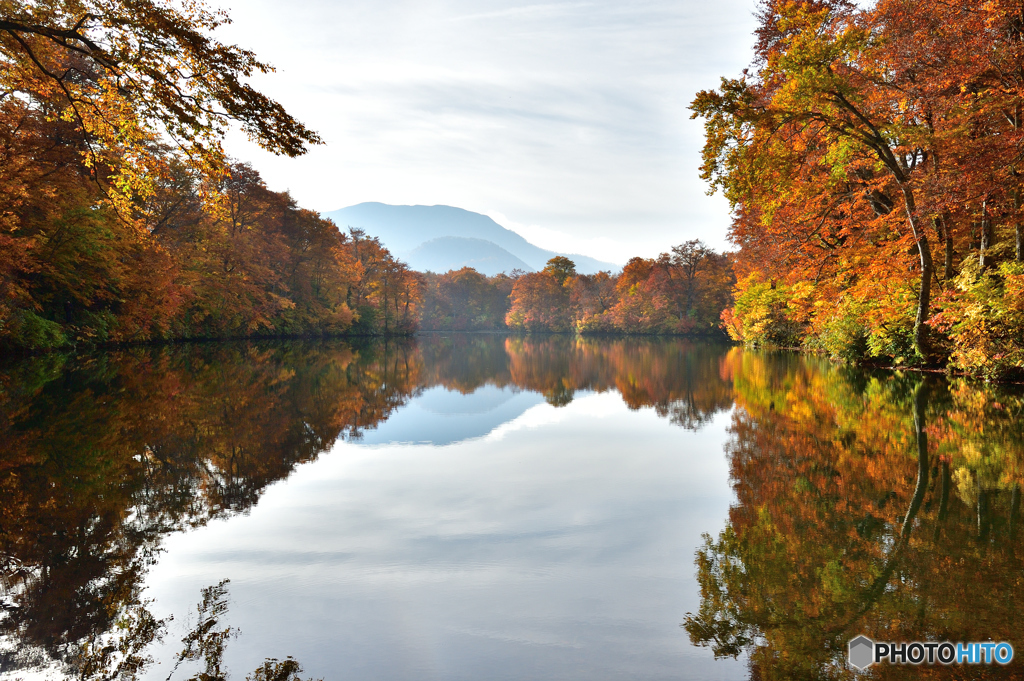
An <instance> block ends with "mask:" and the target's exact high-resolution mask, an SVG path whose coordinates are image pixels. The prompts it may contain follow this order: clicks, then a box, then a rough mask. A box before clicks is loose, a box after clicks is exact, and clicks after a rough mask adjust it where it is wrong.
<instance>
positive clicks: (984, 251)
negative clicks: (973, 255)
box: [978, 199, 992, 271]
mask: <svg viewBox="0 0 1024 681" xmlns="http://www.w3.org/2000/svg"><path fill="white" fill-rule="evenodd" d="M991 248H992V221H991V220H989V219H988V199H986V200H984V201H982V202H981V247H980V248H979V249H978V264H979V265H981V269H982V271H984V270H987V269H988V268H989V267H990V266H991V265H992V258H991V257H990V256H989V254H988V252H989V250H990V249H991Z"/></svg>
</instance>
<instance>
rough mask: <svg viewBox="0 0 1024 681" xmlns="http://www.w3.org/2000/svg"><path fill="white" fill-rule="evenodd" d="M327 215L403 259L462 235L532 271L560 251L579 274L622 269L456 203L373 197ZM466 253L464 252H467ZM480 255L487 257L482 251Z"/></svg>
mask: <svg viewBox="0 0 1024 681" xmlns="http://www.w3.org/2000/svg"><path fill="white" fill-rule="evenodd" d="M323 215H324V217H326V218H330V219H332V220H334V222H335V223H337V225H338V227H340V228H341V229H347V228H348V227H359V228H360V229H363V230H365V231H366V233H367V234H369V235H371V236H376V237H379V238H380V240H381V242H383V244H384V245H385V246H387V248H388V249H389V250H391V251H392V252H393V253H395V254H396V255H398V256H399V257H401V258H404V259H408V257H409V256H410V254H411V253H412V252H413V251H414V250H416V249H417V248H418V247H420V246H421V245H424V244H425V243H426V242H428V241H431V240H432V239H439V238H442V237H463V238H468V239H476V240H482V241H490V242H491V243H492V244H494V245H496V246H498V247H500V248H502V249H504V250H505V251H507V252H508V253H510V254H511V255H513V256H515V257H516V258H518V259H519V260H521V261H523V262H524V263H526V264H527V265H528V266H529V268H530V269H534V270H540V269H543V268H544V264H545V263H546V262H547V261H548V260H550V259H551V258H553V257H555V256H556V255H564V256H566V257H568V258H569V259H571V260H572V261H573V262H575V263H576V270H577V271H578V272H580V273H585V274H590V273H593V272H598V271H600V270H612V271H615V270H618V269H619V267H618V266H617V265H615V264H613V263H610V262H602V261H600V260H596V259H594V258H590V257H588V256H585V255H578V254H574V253H555V252H553V251H548V250H545V249H543V248H539V247H537V246H534V245H533V244H531V243H530V242H529V241H527V240H526V239H524V238H523V237H521V236H519V235H518V234H516V233H515V232H513V231H512V230H510V229H506V228H505V227H502V226H501V225H499V224H498V223H497V222H495V221H494V220H492V219H491V218H489V217H487V216H486V215H481V214H480V213H473V212H471V211H468V210H463V209H462V208H453V207H452V206H391V205H388V204H384V203H373V202H370V203H360V204H357V205H355V206H349V207H348V208H342V209H340V210H335V211H331V212H329V213H324V214H323ZM449 245H452V246H454V245H455V244H454V243H451V244H449ZM477 245H478V246H479V244H477ZM462 246H463V247H466V246H467V245H466V244H462ZM462 253H463V254H465V253H466V251H462ZM479 257H480V258H486V257H488V256H486V255H485V254H483V252H481V254H480V256H479ZM410 264H411V263H410ZM417 269H418V268H417Z"/></svg>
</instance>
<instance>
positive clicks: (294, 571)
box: [0, 334, 1024, 680]
mask: <svg viewBox="0 0 1024 681" xmlns="http://www.w3.org/2000/svg"><path fill="white" fill-rule="evenodd" d="M1022 416H1024V393H1022V392H1021V391H1020V390H1019V389H1013V388H998V387H992V386H986V385H983V384H977V383H970V382H966V381H961V380H947V379H946V378H944V377H941V376H922V375H920V374H909V373H899V372H887V371H881V370H864V369H857V368H853V367H843V366H838V365H834V364H830V363H828V362H825V361H822V360H820V359H817V358H814V357H809V356H801V355H797V354H793V353H786V352H760V351H749V350H744V349H742V348H737V347H732V346H728V345H718V344H714V343H707V342H699V341H689V340H683V339H576V338H570V337H564V336H563V337H560V336H551V337H536V338H530V337H527V338H523V337H505V336H502V335H487V334H467V335H450V336H444V335H438V336H423V337H419V338H416V339H411V340H398V341H387V342H383V341H380V342H371V341H359V342H354V343H353V342H342V341H316V342H314V341H287V342H285V341H281V342H244V343H243V342H239V343H206V344H186V345H174V346H164V347H140V348H133V349H129V350H124V351H116V352H106V353H91V354H84V355H82V356H79V357H73V358H69V357H63V356H57V355H53V356H44V357H38V358H33V359H20V360H18V361H11V362H8V363H7V364H6V365H4V366H3V367H0V438H2V448H3V449H2V458H0V579H2V582H0V589H2V596H0V605H2V608H3V609H2V611H0V613H2V614H0V676H2V678H5V679H17V678H24V679H35V678H58V679H59V678H95V679H99V678H110V677H113V676H114V675H115V674H121V678H140V679H165V678H168V675H169V674H171V675H172V678H174V679H191V678H194V677H195V675H196V674H198V673H199V672H201V671H203V670H206V671H207V672H208V673H209V674H210V675H211V677H212V678H223V677H225V676H226V674H227V672H230V674H231V677H232V678H235V679H243V678H246V675H247V674H252V673H253V670H255V669H256V668H257V667H259V666H260V665H261V664H263V661H264V660H265V658H276V660H278V662H276V663H273V664H272V665H271V667H268V668H267V669H271V668H274V665H276V669H277V670H278V671H281V670H284V669H285V667H284V666H282V663H281V661H284V660H286V658H287V657H288V656H293V657H294V658H295V659H296V660H298V661H299V662H300V663H301V665H302V667H303V669H304V671H303V672H302V674H301V677H302V678H304V679H305V678H309V677H312V678H323V679H353V680H357V679H359V680H361V679H438V680H441V679H453V680H455V679H509V680H512V679H682V680H691V679H694V680H696V679H725V680H728V679H770V678H779V679H787V678H823V679H832V678H835V679H845V678H854V673H853V670H852V669H851V668H850V667H848V665H847V663H846V646H847V642H848V641H849V640H850V639H852V638H854V637H855V636H857V635H859V634H864V635H866V636H868V637H870V638H872V639H873V640H876V641H919V640H933V641H946V640H949V641H1007V642H1010V643H1011V644H1012V645H1014V647H1016V648H1018V649H1021V648H1020V644H1021V643H1024V642H1022V641H1021V636H1020V634H1019V632H1020V626H1019V624H1020V619H1021V618H1020V616H1019V614H1018V612H1019V610H1020V609H1019V607H1018V606H1017V605H1016V601H1017V596H1018V594H1020V593H1021V591H1022V587H1024V569H1022V568H1024V563H1022V555H1024V551H1022V548H1024V547H1021V538H1020V532H1019V525H1020V519H1021V517H1020V516H1021V509H1020V484H1021V482H1022V480H1024V419H1022ZM1022 650H1024V649H1022ZM176 664H177V665H178V666H177V667H175V665H176ZM1018 667H1019V663H1018V662H1016V661H1015V662H1013V663H1012V664H1010V665H1009V666H1008V667H1001V666H998V665H977V666H971V665H952V666H949V667H944V666H941V665H937V666H925V667H921V668H918V667H914V666H874V667H872V668H870V669H869V670H868V673H867V677H869V678H912V677H913V678H918V677H920V676H921V674H922V673H925V674H930V675H931V676H934V677H936V678H1015V677H1016V676H1017V675H1018V674H1019V673H1020V672H1019V671H1018ZM253 678H254V679H257V678H258V679H261V680H262V679H269V678H275V677H273V676H272V675H271V674H270V673H269V672H268V671H266V670H265V671H264V673H263V676H259V675H256V676H253ZM280 678H284V677H280Z"/></svg>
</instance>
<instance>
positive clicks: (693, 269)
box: [421, 240, 736, 335]
mask: <svg viewBox="0 0 1024 681" xmlns="http://www.w3.org/2000/svg"><path fill="white" fill-rule="evenodd" d="M422 281H423V305H422V318H421V328H422V329H424V330H432V331H440V330H457V331H480V330H504V329H509V330H513V331H527V332H555V333H581V334H594V333H628V334H683V335H715V334H720V333H722V332H721V330H720V327H721V322H720V319H719V318H720V315H721V312H722V310H723V309H724V308H725V307H727V306H728V305H729V304H730V303H731V301H732V287H733V285H734V284H735V281H736V280H735V277H734V276H733V272H732V263H731V261H730V258H729V256H728V255H726V254H722V253H716V252H715V251H713V250H712V249H710V248H708V247H707V246H706V245H705V244H703V243H702V242H701V241H699V240H693V241H687V242H686V243H684V244H681V245H679V246H676V247H674V248H673V249H672V252H671V253H663V254H661V255H660V256H659V257H657V258H632V259H631V260H630V261H629V262H628V263H627V264H626V266H625V268H623V270H622V272H621V273H619V274H612V273H610V272H598V273H597V274H577V272H576V266H575V263H573V262H572V261H571V260H569V259H568V258H565V257H562V256H558V257H555V258H552V259H551V260H549V261H548V263H547V266H546V267H545V268H544V269H543V270H541V271H540V272H530V273H522V272H518V271H515V272H513V273H512V274H511V275H506V274H499V275H496V276H493V277H485V276H484V275H482V274H480V273H479V272H477V271H476V270H474V269H472V268H468V267H466V268H463V269H461V270H458V271H451V272H448V273H447V274H440V275H438V274H431V273H428V274H426V275H424V276H423V279H422Z"/></svg>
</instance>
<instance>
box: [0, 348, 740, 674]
mask: <svg viewBox="0 0 1024 681" xmlns="http://www.w3.org/2000/svg"><path fill="white" fill-rule="evenodd" d="M726 353H727V348H725V347H716V346H707V345H696V344H691V343H688V342H686V341H683V340H681V339H661V340H653V339H645V340H641V339H618V340H615V341H609V342H597V341H592V340H577V339H571V338H569V337H547V338H540V339H521V338H520V339H508V338H506V337H504V336H499V335H487V334H481V335H472V336H456V337H447V338H446V337H441V336H436V337H428V338H424V339H421V341H420V342H419V343H415V342H412V341H408V340H402V341H400V342H394V341H390V342H375V343H367V344H366V345H364V346H349V345H341V344H331V343H318V344H313V343H284V344H279V343H265V344H264V343H256V344H253V343H245V344H217V345H192V346H184V347H164V348H136V349H134V350H130V351H124V352H118V353H111V354H105V355H96V356H84V357H81V358H77V359H76V360H75V362H74V364H72V363H71V362H68V361H67V360H66V359H65V358H63V357H61V356H58V355H53V356H48V357H41V358H38V359H33V360H31V361H24V362H21V363H19V364H17V365H14V366H11V367H9V368H8V369H6V370H0V441H2V442H3V443H4V448H3V450H2V452H0V498H2V499H3V503H0V580H2V581H0V584H2V589H3V590H2V592H0V599H2V604H3V607H4V610H3V611H2V612H0V656H3V655H8V654H12V653H11V651H10V650H7V652H5V647H6V646H7V644H8V643H9V642H12V641H13V642H15V645H16V646H17V650H18V653H17V655H15V658H16V659H14V658H10V659H8V658H0V659H7V662H4V664H12V665H13V664H23V663H24V662H25V656H30V655H31V654H33V653H35V654H42V655H45V656H49V657H50V658H55V659H58V660H61V661H63V662H64V663H67V664H72V663H74V660H75V659H77V658H76V656H77V655H79V654H80V653H81V652H82V650H83V648H82V645H84V644H83V641H85V642H88V641H91V640H96V637H97V636H102V635H104V634H105V633H106V632H108V631H110V630H111V628H112V627H114V626H115V624H116V623H117V622H119V621H121V622H134V624H133V625H132V626H135V627H136V628H140V630H141V629H145V627H147V626H150V625H151V624H152V622H149V620H147V619H146V617H145V607H144V604H143V603H142V601H141V598H142V594H141V593H140V584H141V583H142V580H143V577H144V574H145V571H146V569H147V566H148V565H149V564H150V563H151V561H152V560H154V559H155V555H156V554H157V553H158V552H159V548H160V544H161V542H162V538H163V537H164V536H166V535H167V534H168V533H171V532H175V531H180V530H183V529H186V528H188V527H195V526H200V525H202V524H204V523H206V522H207V521H209V520H210V519H211V518H213V517H217V516H221V515H224V514H230V513H238V512H244V511H246V510H247V509H249V508H250V507H251V506H252V505H253V504H255V503H256V502H257V501H258V500H259V498H260V496H261V495H262V493H263V491H264V490H265V489H266V487H267V486H268V485H270V484H272V483H274V482H275V481H278V480H281V479H283V478H286V477H287V476H288V475H289V474H290V472H291V470H292V469H293V468H294V467H295V466H297V465H299V464H301V463H304V462H308V461H312V460H314V459H316V458H317V456H319V454H320V453H321V452H323V451H325V450H327V449H329V448H330V447H331V446H332V444H333V443H334V442H336V441H337V440H338V439H340V438H351V439H358V437H359V436H360V434H361V433H362V432H363V430H364V429H366V428H373V427H375V426H376V425H378V424H380V423H381V422H383V421H384V420H386V419H387V418H388V417H389V415H390V414H391V413H392V412H393V411H394V410H395V409H397V408H398V407H400V406H401V405H402V404H404V403H405V402H406V401H407V400H408V399H409V397H410V396H412V395H414V394H415V393H416V392H417V391H418V390H420V389H423V388H426V387H430V386H434V385H441V386H444V387H445V388H448V389H451V390H458V391H460V392H463V393H471V392H473V391H474V390H476V389H477V388H478V387H480V386H482V385H488V384H490V385H496V386H499V387H512V388H521V389H525V390H535V391H538V392H541V393H543V394H544V395H545V396H546V397H547V399H548V401H549V402H550V403H552V404H554V405H556V406H559V405H564V404H566V403H568V402H569V401H570V400H571V399H572V397H573V395H574V393H575V392H576V391H578V390H590V391H605V390H617V391H619V392H620V393H621V394H622V396H623V399H624V401H625V402H626V403H627V405H628V406H629V407H630V408H632V409H639V408H642V407H652V408H654V409H655V410H656V411H657V413H658V414H660V415H661V416H663V417H666V418H670V419H672V420H673V421H674V422H676V423H678V424H679V425H682V426H685V427H690V428H697V427H700V426H701V425H702V424H703V423H705V422H706V421H707V420H708V419H710V418H711V417H712V416H713V415H714V414H716V413H718V412H720V411H722V410H725V409H727V408H728V407H729V406H730V404H731V390H732V387H731V383H730V382H729V379H730V377H731V376H732V374H731V373H730V372H731V371H732V368H731V365H730V364H729V363H728V362H726V361H725V359H726V358H727V357H731V355H727V354H726Z"/></svg>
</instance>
